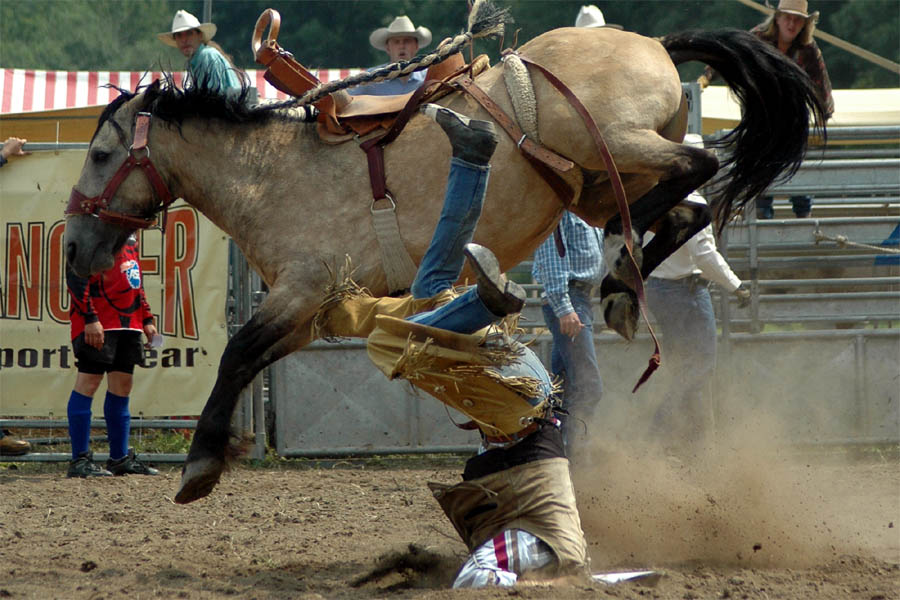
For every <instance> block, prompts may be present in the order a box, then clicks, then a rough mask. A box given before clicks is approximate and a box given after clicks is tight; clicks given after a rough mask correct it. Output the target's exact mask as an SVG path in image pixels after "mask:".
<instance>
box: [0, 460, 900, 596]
mask: <svg viewBox="0 0 900 600" xmlns="http://www.w3.org/2000/svg"><path fill="white" fill-rule="evenodd" d="M784 456H785V454H784V453H779V452H777V451H771V453H770V454H769V455H768V456H766V455H764V454H762V453H761V452H759V451H758V450H757V451H754V452H749V453H747V452H744V451H740V450H735V449H730V450H723V449H718V450H717V451H715V452H712V453H710V455H709V456H707V457H706V458H703V459H698V460H696V461H695V463H694V464H684V463H679V462H676V461H673V460H671V459H668V460H663V459H659V458H655V457H653V458H650V457H644V458H636V457H634V456H626V455H619V454H616V453H612V452H601V451H599V450H597V451H595V452H593V454H592V455H591V456H590V457H589V459H588V460H587V461H586V462H587V463H588V464H589V465H590V466H588V467H584V468H580V469H578V470H577V471H576V472H575V483H576V488H577V489H578V491H579V507H580V510H581V514H582V520H583V525H584V529H585V533H586V535H587V539H588V541H589V544H590V549H591V555H592V571H593V572H594V573H600V572H610V571H623V570H636V569H645V568H652V569H657V570H659V571H660V572H662V573H663V576H662V577H661V578H660V579H659V581H658V583H656V585H655V586H652V587H651V586H646V585H637V584H635V583H623V584H618V585H614V586H607V585H605V584H600V583H594V582H589V581H576V582H573V581H564V582H556V583H554V584H552V585H551V584H547V583H542V584H537V583H524V584H522V585H520V586H518V587H517V588H516V589H514V590H506V589H503V590H497V589H494V590H477V591H472V590H451V589H448V588H449V585H450V583H451V581H452V579H453V576H454V574H455V571H456V569H457V568H458V567H459V566H460V565H461V563H462V560H463V558H464V556H465V548H464V546H463V545H462V543H461V542H460V541H459V540H458V539H457V537H456V535H455V533H454V531H453V529H452V527H451V525H450V523H449V522H448V521H447V520H446V519H445V518H444V516H443V514H442V513H441V511H440V509H439V507H438V505H437V503H436V502H435V501H434V500H433V499H432V498H431V496H430V494H429V492H428V489H427V487H426V485H425V484H426V482H427V481H441V482H455V481H457V480H458V477H459V473H460V470H461V464H462V463H461V460H460V459H424V458H410V459H396V460H393V461H383V460H382V461H347V462H337V463H332V464H320V465H319V466H318V467H317V468H311V467H309V466H304V467H302V468H298V467H297V465H296V463H297V462H298V461H290V464H289V463H287V462H286V463H285V464H284V466H281V467H279V468H266V469H259V468H240V469H238V470H235V471H233V472H231V473H228V474H226V476H225V477H224V478H223V480H222V482H221V483H220V485H219V486H218V487H217V488H216V489H215V490H214V492H213V494H212V495H211V496H210V497H208V498H206V499H204V500H202V501H199V502H196V503H194V504H190V505H187V506H178V505H175V504H173V503H172V501H171V498H172V495H173V494H174V492H175V490H176V487H177V482H178V478H179V470H178V468H177V467H174V466H169V467H167V466H165V465H163V466H162V474H161V475H160V476H158V477H155V478H150V477H136V476H132V477H126V478H109V479H101V480H91V481H86V480H72V479H66V478H65V476H64V469H65V467H64V466H63V465H50V466H43V467H40V468H37V469H36V468H34V467H31V466H16V465H11V464H9V463H0V510H2V513H0V541H2V543H0V598H35V599H38V598H39V599H42V600H43V599H48V598H60V599H71V600H82V599H84V600H87V599H103V598H109V599H113V598H129V599H131V600H139V599H142V598H215V599H220V598H229V599H230V598H248V599H249V598H257V599H268V598H279V599H280V598H285V599H287V598H291V599H313V598H316V599H319V598H339V599H340V598H398V599H399V598H416V599H420V598H421V599H450V598H453V599H455V598H459V599H462V598H465V599H469V598H508V597H521V598H559V599H562V600H569V599H582V598H623V599H624V598H634V599H642V598H660V599H673V600H674V599H678V600H683V599H705V598H735V599H742V598H748V599H749V598H752V599H775V598H784V599H806V598H824V599H835V600H838V599H840V600H843V599H865V600H879V599H895V598H900V463H898V460H897V456H896V453H892V454H891V455H890V456H886V455H884V454H882V453H879V452H873V453H868V454H866V455H865V456H863V457H861V458H860V457H858V456H857V457H853V459H852V460H851V459H849V458H848V457H847V456H846V455H845V454H843V453H840V452H833V451H832V452H828V453H822V452H817V453H809V452H808V453H806V454H803V453H797V452H793V453H791V454H790V457H789V458H784Z"/></svg>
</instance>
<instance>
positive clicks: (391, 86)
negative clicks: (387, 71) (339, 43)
mask: <svg viewBox="0 0 900 600" xmlns="http://www.w3.org/2000/svg"><path fill="white" fill-rule="evenodd" d="M369 43H370V44H372V47H374V48H377V49H378V50H384V51H385V52H387V54H388V57H389V58H390V62H391V63H396V62H401V61H407V60H410V59H411V58H413V57H414V56H415V55H416V54H417V53H418V51H419V49H420V48H423V47H425V46H427V45H428V44H430V43H431V31H430V30H429V29H428V28H427V27H416V26H414V25H413V22H412V20H411V19H410V18H409V17H407V16H406V15H401V16H399V17H397V18H395V19H394V20H393V21H391V24H390V25H388V26H387V27H379V28H378V29H376V30H375V31H373V32H372V34H371V35H370V36H369ZM385 64H388V63H385ZM383 66H384V65H378V67H373V69H377V68H379V67H383ZM370 70H371V69H370ZM424 82H425V71H416V72H415V73H412V74H410V75H407V76H406V77H397V78H395V79H389V80H387V81H381V82H379V83H370V84H367V85H361V86H359V87H356V88H352V89H350V90H348V91H349V93H350V94H351V95H354V96H356V95H360V94H368V95H372V96H392V95H396V94H408V93H410V92H412V91H415V89H416V88H418V87H419V86H420V85H422V84H423V83H424Z"/></svg>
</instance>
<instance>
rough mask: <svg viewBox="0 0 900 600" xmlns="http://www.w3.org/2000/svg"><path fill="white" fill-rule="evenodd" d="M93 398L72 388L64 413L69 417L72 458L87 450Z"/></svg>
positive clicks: (89, 439) (89, 441)
mask: <svg viewBox="0 0 900 600" xmlns="http://www.w3.org/2000/svg"><path fill="white" fill-rule="evenodd" d="M93 400H94V399H93V398H91V397H90V396H85V395H84V394H79V393H78V392H76V391H75V390H72V394H71V395H70V396H69V405H68V407H67V408H66V413H67V415H68V417H69V439H70V440H71V441H72V458H73V459H76V458H78V455H79V454H81V453H82V452H87V451H88V448H89V447H90V443H91V402H93Z"/></svg>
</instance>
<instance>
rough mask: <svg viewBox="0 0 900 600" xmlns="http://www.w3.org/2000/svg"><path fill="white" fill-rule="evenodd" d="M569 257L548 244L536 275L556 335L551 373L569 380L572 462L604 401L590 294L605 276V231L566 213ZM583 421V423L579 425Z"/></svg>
mask: <svg viewBox="0 0 900 600" xmlns="http://www.w3.org/2000/svg"><path fill="white" fill-rule="evenodd" d="M559 235H560V237H561V241H562V247H563V248H565V255H564V256H560V251H559V250H558V249H557V247H556V243H555V240H554V238H553V237H552V236H551V237H549V238H547V239H546V240H544V243H543V244H541V245H540V247H538V249H537V251H536V252H535V254H534V267H533V269H532V273H531V274H532V276H533V277H534V280H535V281H537V282H538V283H540V284H541V285H542V286H543V287H544V291H543V292H542V293H541V298H542V299H543V307H542V308H543V312H544V320H545V321H546V323H547V327H548V328H549V329H550V333H551V334H552V335H553V350H552V352H551V365H550V368H551V371H552V372H553V374H554V375H555V376H561V377H563V379H564V386H563V389H564V392H563V408H564V409H566V411H568V413H569V416H568V417H566V419H565V422H564V424H563V435H564V439H565V443H566V452H567V454H568V456H569V459H570V460H571V459H572V453H573V450H575V446H574V445H573V438H575V437H578V436H577V435H576V434H577V433H578V432H579V431H585V430H586V424H585V423H583V422H584V421H588V420H589V419H590V417H591V416H592V413H593V410H594V409H595V407H596V406H597V404H598V403H599V402H600V395H601V392H602V383H601V381H600V368H599V367H598V366H597V354H596V352H595V350H594V329H593V310H592V308H591V293H592V291H593V288H594V286H597V285H600V282H601V281H602V279H603V275H604V265H603V250H602V244H603V230H601V229H598V228H596V227H591V226H590V225H588V224H587V223H585V222H584V221H582V220H581V219H579V218H578V217H576V216H575V215H574V214H572V213H570V212H568V211H566V212H565V213H563V217H562V220H561V221H560V223H559ZM580 421H582V422H580Z"/></svg>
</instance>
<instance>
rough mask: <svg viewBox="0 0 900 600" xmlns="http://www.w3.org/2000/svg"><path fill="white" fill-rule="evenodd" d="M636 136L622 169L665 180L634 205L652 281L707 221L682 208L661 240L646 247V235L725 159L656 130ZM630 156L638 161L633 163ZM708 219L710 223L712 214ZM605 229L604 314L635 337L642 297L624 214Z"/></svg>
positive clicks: (644, 268) (641, 261)
mask: <svg viewBox="0 0 900 600" xmlns="http://www.w3.org/2000/svg"><path fill="white" fill-rule="evenodd" d="M632 138H633V139H632V141H634V142H635V143H634V144H632V145H630V146H627V147H625V148H623V149H622V150H621V155H620V156H623V159H622V160H620V159H619V157H617V158H616V160H617V162H618V163H620V164H621V165H622V166H620V169H621V170H623V171H624V170H626V169H629V172H641V171H643V172H645V173H647V174H652V175H657V176H658V177H659V183H657V185H656V186H654V187H653V188H652V189H651V190H650V191H649V192H647V193H646V194H644V195H643V196H642V197H641V198H639V199H638V200H637V201H636V202H634V203H632V204H631V205H630V207H629V210H630V214H631V224H632V236H633V240H632V241H633V248H634V251H633V252H634V258H635V262H637V264H638V268H639V270H640V276H641V278H642V279H646V277H647V275H649V274H650V272H651V271H652V270H653V269H655V268H656V267H657V266H658V265H659V263H661V262H662V261H663V260H665V258H666V257H667V256H669V255H670V254H671V253H672V252H673V251H674V250H675V249H676V248H677V247H678V246H679V245H680V244H681V243H683V242H684V241H685V240H687V239H689V238H690V236H687V237H684V234H685V233H687V231H689V230H690V229H691V228H692V227H696V225H697V224H699V223H700V222H701V221H702V219H699V218H697V217H692V218H688V219H683V218H682V217H683V216H690V215H689V213H684V214H682V211H675V212H673V213H671V217H670V221H669V223H668V224H667V225H663V226H662V227H663V228H664V229H666V228H667V231H668V233H666V234H665V235H664V238H663V239H661V240H660V241H659V242H657V243H655V244H654V243H652V242H651V243H650V244H649V245H648V246H647V248H646V249H644V248H641V244H642V242H643V238H644V234H645V233H646V232H647V230H648V229H650V227H651V226H652V225H653V224H654V223H656V222H657V221H659V220H660V219H661V218H662V217H663V216H665V215H667V214H669V213H670V211H671V210H672V209H673V207H675V206H676V205H677V204H679V203H680V202H681V201H682V200H683V199H684V198H685V197H686V196H687V195H688V194H689V193H690V192H692V191H693V190H695V189H697V188H698V187H700V185H702V184H703V183H704V182H705V181H707V180H708V179H710V178H711V177H712V176H713V175H715V173H716V171H717V170H718V168H719V161H718V159H716V157H715V156H714V155H713V154H711V153H710V152H707V151H705V150H702V149H700V148H692V147H690V146H685V145H683V144H676V143H673V142H670V141H668V140H665V139H663V138H661V137H659V136H658V135H656V134H651V135H647V133H646V132H645V133H643V134H637V135H633V136H632ZM635 153H637V156H636V155H635ZM629 158H631V159H632V160H631V161H629ZM649 161H655V162H649ZM706 218H707V222H708V215H707V217H706ZM689 223H693V225H689ZM703 226H705V223H704V224H703V225H702V226H701V227H699V228H697V229H694V233H696V231H699V229H700V228H702V227H703ZM678 232H681V233H680V234H679V233H678ZM605 233H606V237H605V245H604V257H605V259H606V262H607V266H608V267H609V274H608V275H607V277H606V279H605V280H604V282H603V284H602V285H601V287H600V296H601V298H602V306H603V313H604V318H605V319H606V323H607V325H609V326H610V327H611V328H612V329H614V330H615V331H617V332H618V333H619V334H620V335H622V336H623V337H624V338H626V339H631V338H632V337H633V336H634V333H635V331H636V330H637V317H638V311H637V302H636V297H635V295H634V292H633V291H632V289H630V288H633V287H634V281H632V279H633V276H632V272H631V268H630V266H629V261H630V259H629V258H628V252H627V250H626V248H625V238H624V228H623V221H622V216H621V214H617V215H615V216H613V217H612V218H611V219H610V220H609V221H607V223H606V227H605ZM691 235H693V233H691ZM669 236H671V237H672V240H674V239H677V238H679V236H681V237H680V239H681V241H680V242H679V243H678V244H675V245H673V244H672V243H671V241H667V242H664V240H666V239H668V238H669ZM648 253H649V255H648Z"/></svg>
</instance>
